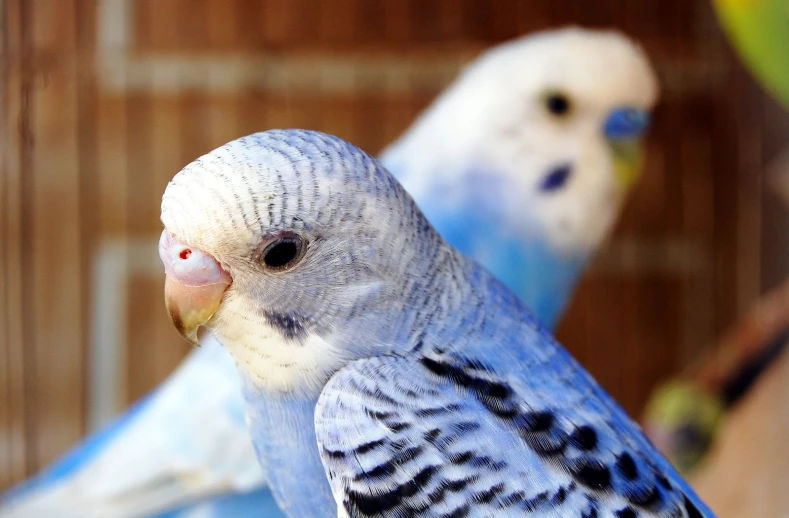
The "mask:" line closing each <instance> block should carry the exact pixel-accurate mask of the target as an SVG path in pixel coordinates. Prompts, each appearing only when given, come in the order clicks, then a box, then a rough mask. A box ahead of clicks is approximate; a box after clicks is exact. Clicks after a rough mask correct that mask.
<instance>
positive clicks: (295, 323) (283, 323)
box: [263, 311, 309, 345]
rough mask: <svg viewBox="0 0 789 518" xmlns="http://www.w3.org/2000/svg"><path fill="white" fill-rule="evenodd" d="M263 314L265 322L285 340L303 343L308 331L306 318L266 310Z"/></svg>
mask: <svg viewBox="0 0 789 518" xmlns="http://www.w3.org/2000/svg"><path fill="white" fill-rule="evenodd" d="M263 316H264V317H265V319H266V322H267V323H268V324H269V325H270V326H271V327H272V329H274V330H275V331H277V332H278V333H279V334H280V335H282V337H283V338H284V339H285V340H286V341H287V342H296V343H297V344H298V345H304V341H305V340H306V339H307V335H308V332H309V328H308V319H306V318H303V317H301V316H299V315H296V314H292V313H291V314H287V313H276V312H273V311H266V312H265V313H264V314H263Z"/></svg>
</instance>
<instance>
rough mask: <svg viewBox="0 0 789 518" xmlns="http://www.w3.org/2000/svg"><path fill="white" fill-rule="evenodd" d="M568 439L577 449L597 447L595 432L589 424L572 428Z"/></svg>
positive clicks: (588, 449) (584, 449) (587, 449)
mask: <svg viewBox="0 0 789 518" xmlns="http://www.w3.org/2000/svg"><path fill="white" fill-rule="evenodd" d="M570 441H571V442H572V444H573V445H574V446H575V447H576V448H578V449H579V450H582V451H591V450H594V449H595V448H597V432H596V431H595V429H594V428H592V427H591V426H589V425H583V426H579V427H577V428H576V429H575V430H573V433H572V434H571V435H570Z"/></svg>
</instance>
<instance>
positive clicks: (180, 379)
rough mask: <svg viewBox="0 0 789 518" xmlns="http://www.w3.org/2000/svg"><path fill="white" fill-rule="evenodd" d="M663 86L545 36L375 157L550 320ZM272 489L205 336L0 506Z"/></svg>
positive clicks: (244, 495)
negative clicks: (165, 374) (147, 390)
mask: <svg viewBox="0 0 789 518" xmlns="http://www.w3.org/2000/svg"><path fill="white" fill-rule="evenodd" d="M657 97H658V84H657V80H656V76H655V73H654V71H653V70H652V67H651V65H650V63H649V61H648V59H647V57H646V56H645V55H644V53H643V52H642V51H641V50H640V49H639V47H638V46H637V45H636V44H635V43H634V42H632V41H631V40H629V39H628V38H626V37H624V36H622V35H621V34H619V33H616V32H607V31H589V30H583V29H578V28H568V29H562V30H556V31H547V32H543V33H538V34H535V35H532V36H528V37H525V38H521V39H518V40H515V41H512V42H509V43H506V44H503V45H501V46H498V47H496V48H494V49H492V50H490V51H488V52H487V53H485V54H484V55H483V56H482V57H480V58H479V59H478V60H477V61H475V62H474V63H472V64H471V65H470V66H468V67H467V69H466V70H464V71H463V73H462V74H461V75H460V77H459V78H458V79H457V80H456V81H455V83H454V84H452V85H451V86H450V87H449V88H448V89H447V90H446V91H445V92H444V93H443V94H442V95H441V96H440V97H439V98H438V99H437V100H436V101H435V102H434V103H433V105H432V106H431V107H429V108H428V109H427V110H426V111H425V112H424V113H423V114H422V115H421V116H420V118H419V119H418V120H417V121H416V122H415V123H414V125H413V126H412V128H411V129H409V130H408V131H407V132H406V133H405V134H404V136H403V137H402V138H401V139H399V140H398V141H397V142H395V143H394V144H392V145H391V146H390V147H388V148H387V149H386V150H385V151H384V152H383V153H382V155H381V159H382V162H383V164H384V165H385V166H386V167H387V168H389V169H390V170H391V171H392V173H393V174H395V176H397V177H398V178H399V179H400V180H401V182H402V183H403V185H404V186H405V187H406V189H407V190H408V191H409V192H410V193H411V194H412V196H413V197H414V198H415V200H416V202H417V203H418V205H419V206H420V207H421V208H423V210H424V211H425V214H426V215H427V217H428V219H429V220H430V221H431V222H432V223H433V225H434V226H435V227H436V229H437V230H438V231H439V233H441V234H442V235H443V236H444V237H445V238H446V239H447V240H448V241H449V242H450V243H451V244H453V245H454V246H455V247H457V248H458V249H460V250H461V251H462V252H464V253H466V254H467V255H469V256H471V257H472V258H474V259H476V260H477V261H479V262H481V263H482V264H483V265H485V266H486V267H487V268H488V269H490V270H491V272H493V273H494V275H496V276H497V277H499V278H500V279H502V280H503V281H504V282H505V283H506V284H507V285H508V286H509V287H510V288H512V289H513V290H514V291H515V292H516V293H517V294H518V295H520V296H521V297H522V299H523V300H524V301H525V302H526V304H527V306H529V307H530V308H531V309H532V310H533V311H534V313H535V315H536V316H537V318H538V319H540V320H541V321H542V322H543V323H545V324H546V325H547V326H549V327H553V326H555V325H556V323H557V321H558V319H559V317H560V316H561V313H562V311H563V309H564V307H565V306H566V304H567V301H568V300H569V298H570V297H571V295H572V293H573V288H574V286H575V284H576V282H577V280H578V278H579V275H580V274H581V273H582V272H583V269H584V267H585V266H586V265H587V263H588V262H589V260H590V259H591V258H592V257H593V255H594V252H595V250H596V249H597V248H598V247H599V246H600V244H601V243H602V242H603V240H604V239H605V237H606V236H607V235H608V234H609V232H610V230H611V227H612V225H613V223H614V222H615V220H616V217H617V215H618V214H619V211H620V209H621V207H622V204H623V202H624V200H625V197H626V195H627V194H628V192H629V190H630V188H631V187H632V185H633V184H634V182H635V181H636V180H637V178H638V176H639V171H640V169H641V165H642V159H643V157H642V146H641V144H642V140H643V137H644V135H645V131H646V129H647V126H648V121H649V112H650V110H651V109H652V108H653V106H654V104H655V103H656V101H657ZM264 484H265V481H264V480H263V477H262V471H261V469H260V467H259V466H258V465H257V460H256V456H255V454H254V451H253V449H252V445H251V442H250V438H249V433H248V432H247V429H246V424H245V421H244V410H243V400H242V396H241V391H240V385H239V381H238V375H237V373H236V371H235V366H234V364H233V362H232V360H231V359H230V357H229V355H227V353H226V352H225V351H223V350H220V348H219V347H218V346H217V345H216V344H215V343H211V342H210V341H209V343H205V344H203V347H201V348H200V349H197V350H195V351H194V352H193V353H191V355H190V356H189V357H188V358H187V359H186V360H185V361H184V362H183V364H182V365H181V366H180V367H179V368H178V370H177V371H176V372H174V373H173V374H172V375H171V376H170V378H169V379H168V380H167V381H166V382H164V383H163V384H162V385H161V386H160V387H159V388H158V389H156V390H155V391H153V392H152V393H151V394H149V395H148V396H146V397H145V398H144V399H142V400H141V401H138V402H137V403H136V404H135V405H134V406H133V407H132V408H131V409H130V410H129V411H127V413H126V414H124V415H123V416H121V417H120V418H118V419H117V420H116V421H115V422H114V423H113V424H111V425H110V426H109V427H107V428H106V429H104V430H103V431H102V432H100V433H98V434H96V435H94V436H92V437H89V438H88V439H87V440H86V441H85V442H83V443H82V444H81V445H79V446H77V447H76V448H75V449H74V450H72V451H71V452H70V453H68V454H67V455H66V456H65V457H64V458H62V459H61V460H60V461H59V462H57V463H56V464H54V465H53V466H52V467H50V468H48V469H47V470H44V471H43V472H42V473H41V474H40V475H38V476H37V477H35V478H33V479H31V480H30V481H28V482H26V483H24V484H22V485H21V486H19V487H17V488H15V489H13V490H11V491H10V492H8V493H7V494H6V495H4V497H3V504H2V505H3V507H2V510H3V513H4V516H5V515H8V516H29V515H30V513H36V512H37V513H42V512H43V513H50V514H52V513H55V514H57V515H58V516H110V515H111V516H140V515H151V514H156V513H158V512H162V511H164V510H169V511H167V512H166V513H165V514H163V515H162V516H186V515H188V514H189V513H200V514H199V515H200V516H209V515H215V516H226V515H233V516H246V515H249V514H251V513H260V512H261V509H265V510H266V511H267V512H269V513H274V512H275V511H274V509H275V507H274V503H273V500H272V497H271V494H270V493H269V492H268V491H267V490H266V489H265V488H264V487H263V485H264ZM232 493H239V494H236V495H233V494H232ZM205 497H210V498H207V499H203V498H205ZM201 499H203V500H201ZM177 506H181V507H177ZM269 516H274V514H269Z"/></svg>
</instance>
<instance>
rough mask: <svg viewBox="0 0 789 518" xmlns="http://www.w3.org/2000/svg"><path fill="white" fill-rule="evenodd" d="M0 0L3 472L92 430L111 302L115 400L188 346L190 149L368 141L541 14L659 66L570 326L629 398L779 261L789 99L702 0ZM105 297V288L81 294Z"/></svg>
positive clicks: (571, 338) (723, 320) (543, 23)
mask: <svg viewBox="0 0 789 518" xmlns="http://www.w3.org/2000/svg"><path fill="white" fill-rule="evenodd" d="M0 5H1V6H2V8H1V10H0V17H1V18H0V31H1V32H0V45H1V46H2V47H1V48H0V56H1V59H2V61H1V62H0V71H1V72H2V82H0V96H1V98H2V104H0V107H1V110H2V111H1V112H0V113H2V125H0V297H2V298H0V304H2V307H0V309H2V311H0V488H1V487H5V486H7V485H9V484H11V483H12V482H14V481H18V480H19V479H20V478H22V477H24V476H26V475H28V474H30V473H32V472H34V471H35V470H37V469H38V468H40V467H41V466H42V465H44V464H45V463H47V462H49V461H51V460H52V459H53V458H54V457H56V456H57V455H59V454H60V453H62V452H63V451H65V449H66V448H67V447H68V446H69V445H71V444H72V443H73V442H74V441H76V440H78V439H79V438H80V437H81V436H82V435H83V434H84V433H86V431H87V430H88V427H89V421H90V420H91V419H92V417H91V415H90V412H91V411H90V408H91V405H92V404H93V403H92V396H91V393H92V392H91V391H92V390H94V387H95V385H94V384H93V383H92V381H91V378H90V372H91V370H90V366H91V361H93V360H92V358H93V356H92V352H91V351H93V349H94V348H95V347H96V344H97V342H100V341H102V340H104V338H106V337H105V336H104V335H100V333H99V334H98V335H97V333H98V331H97V329H101V328H102V324H105V323H106V322H110V321H111V320H107V319H108V318H109V317H107V316H106V315H109V314H112V315H115V316H116V317H117V316H118V314H119V313H118V312H119V311H120V316H121V317H123V318H121V319H120V320H119V321H118V322H119V324H118V326H117V327H118V329H117V336H116V337H115V338H116V339H117V341H118V344H119V345H120V346H121V356H120V357H119V359H118V362H119V363H120V364H121V365H122V366H123V368H122V369H121V370H120V372H119V375H118V379H117V390H116V392H113V394H114V395H113V398H114V399H115V401H114V403H115V404H116V405H117V406H118V407H121V406H123V405H126V404H128V403H129V402H130V401H133V400H134V399H135V398H137V397H139V396H140V395H142V394H143V393H145V392H146V391H147V390H148V389H150V388H151V387H153V386H154V385H155V384H156V383H157V382H158V381H160V380H161V379H163V378H164V377H165V376H166V375H167V374H168V373H169V372H170V371H171V370H172V368H173V367H174V366H175V365H176V364H177V363H178V361H179V359H180V358H181V357H182V356H183V355H184V354H185V353H186V352H187V350H188V349H187V344H186V343H184V342H183V341H181V340H180V339H179V338H178V337H177V336H176V335H175V333H174V332H173V331H172V330H171V329H170V326H169V323H168V322H167V318H166V316H165V312H164V309H163V304H162V302H161V300H162V293H161V290H162V287H161V283H162V278H161V273H160V271H159V268H158V266H157V265H156V261H158V259H157V258H156V250H155V247H154V246H153V244H154V243H155V238H156V237H157V236H158V233H159V231H160V224H159V221H158V212H159V201H160V197H161V194H162V192H163V189H164V186H165V185H166V182H167V180H168V179H169V178H170V177H171V176H172V175H173V174H174V173H175V172H177V171H178V170H179V169H180V168H181V167H182V166H183V165H185V164H186V163H188V162H189V161H191V160H192V159H194V158H195V157H197V156H198V155H200V154H203V153H205V152H207V151H209V150H210V149H213V148H214V147H216V146H218V145H220V144H222V143H224V142H226V141H228V140H231V139H233V138H236V137H238V136H241V135H243V134H247V133H251V132H253V131H258V130H263V129H266V128H271V127H305V128H315V129H321V130H324V131H329V132H332V133H336V134H338V135H340V136H342V137H345V138H348V139H350V140H352V141H354V142H355V143H357V144H359V145H361V146H362V147H364V148H365V149H367V150H369V151H371V152H377V151H379V150H380V149H381V147H382V146H383V145H384V144H386V143H387V142H389V141H391V140H393V139H394V138H395V137H396V136H397V135H398V134H399V133H400V132H401V131H402V130H403V129H404V128H406V127H407V125H408V124H409V123H410V121H411V120H412V119H413V117H414V116H415V115H416V114H417V113H418V112H419V111H420V110H422V109H423V108H424V107H425V106H426V105H427V104H428V103H429V102H430V101H431V99H432V98H433V97H434V96H435V95H436V93H437V92H439V91H440V90H441V88H442V87H443V86H444V85H446V84H447V82H448V81H449V80H450V79H451V77H452V76H453V75H454V73H455V72H456V71H457V67H458V65H459V64H461V63H463V62H464V61H465V60H467V59H468V58H469V57H471V56H473V55H474V54H475V53H477V52H478V51H479V50H481V49H483V48H484V47H486V46H488V45H491V44H494V43H496V42H499V41H502V40H505V39H508V38H511V37H515V36H517V35H520V34H523V33H526V32H529V31H532V30H536V29H542V28H546V27H551V26H557V25H561V24H566V23H577V24H582V25H587V26H596V27H611V26H615V27H619V28H621V29H622V30H624V31H626V32H627V33H629V34H630V35H632V36H634V37H635V38H637V39H639V40H640V41H641V42H642V43H643V44H644V46H645V47H646V49H647V51H648V52H649V54H650V55H651V56H652V58H653V60H654V62H655V64H656V66H657V68H658V71H659V74H660V77H661V80H662V82H663V89H664V95H663V100H662V103H661V105H660V107H659V108H658V110H657V112H656V115H655V125H654V131H653V133H652V138H651V143H650V149H649V167H648V171H647V172H646V175H645V178H644V179H643V181H642V182H641V184H640V185H639V186H638V188H637V189H636V192H635V194H634V196H633V198H634V199H633V200H632V202H631V203H630V204H629V206H628V208H627V210H626V211H625V214H624V216H623V220H622V222H621V224H620V225H619V227H618V230H617V232H616V235H615V237H614V239H613V240H612V242H611V243H610V246H609V247H608V248H607V249H606V250H605V251H604V252H603V254H602V255H601V257H600V258H599V260H598V261H597V263H596V264H595V266H594V268H593V269H592V271H591V272H590V273H589V274H588V275H587V276H586V278H585V280H584V282H583V284H582V287H581V289H580V291H579V293H578V296H577V298H576V300H575V301H574V303H573V305H572V307H571V309H570V311H569V314H568V315H567V316H566V318H565V319H564V321H563V324H562V326H561V330H560V332H559V335H560V338H561V339H562V341H563V343H565V344H566V345H567V346H568V347H569V348H570V349H571V350H572V351H573V352H574V353H575V354H576V355H577V356H578V358H579V359H580V360H581V361H582V362H583V363H584V364H585V365H586V366H587V367H588V368H589V369H590V370H591V371H592V373H593V374H594V375H595V376H596V377H597V378H598V379H599V380H600V381H601V382H602V384H603V385H604V386H605V387H606V388H608V389H609V390H610V391H611V392H612V393H613V395H614V396H615V397H616V398H618V399H619V400H620V401H621V402H622V403H623V404H624V406H625V407H626V408H627V409H628V410H629V411H631V412H633V413H637V412H638V411H639V410H640V408H641V405H642V404H643V402H644V400H645V398H646V397H647V395H648V393H649V390H650V389H651V387H652V386H653V385H654V383H655V382H657V381H658V380H660V379H661V378H663V377H664V376H666V375H669V374H670V373H672V372H674V371H676V370H677V369H678V368H680V367H681V366H682V365H683V364H685V362H686V361H687V360H688V359H689V358H690V357H691V356H692V355H693V353H694V351H695V350H697V349H698V348H700V347H701V346H702V345H705V344H707V343H710V342H712V341H713V339H714V338H715V337H716V336H717V335H718V334H719V333H720V331H721V330H722V329H723V328H724V327H725V326H727V325H728V324H730V323H731V322H732V320H733V319H734V318H735V317H736V316H737V315H738V314H740V313H741V312H743V311H744V310H745V309H746V307H747V304H748V303H749V302H750V301H751V300H753V299H754V298H755V297H756V296H757V295H758V294H759V293H760V292H761V291H762V290H763V289H766V288H769V287H770V286H772V285H774V284H775V283H776V282H778V281H779V280H780V279H782V278H783V276H784V275H785V273H786V269H787V265H789V250H788V249H787V247H786V246H783V245H782V240H785V236H787V235H789V233H787V230H789V229H788V228H787V227H789V225H787V218H786V213H785V212H784V209H783V208H782V207H781V206H780V204H779V203H778V202H777V201H776V200H775V199H774V198H773V197H772V196H771V195H770V194H769V193H765V192H764V189H763V186H762V173H761V172H762V170H763V169H764V166H765V165H766V164H767V163H768V161H769V160H770V159H771V158H772V157H774V156H775V155H776V154H777V152H778V151H779V150H780V149H781V148H782V146H783V145H784V144H785V143H786V141H787V140H789V116H787V115H786V113H785V112H783V111H781V109H780V108H779V107H778V106H777V105H776V104H775V103H773V102H772V101H771V100H770V99H768V98H766V97H765V96H764V95H763V94H762V92H761V91H760V90H759V88H758V87H757V86H756V85H755V83H753V82H752V80H751V79H750V78H749V77H748V75H747V74H746V72H745V71H744V70H743V68H742V67H741V66H740V64H739V62H738V61H737V59H736V58H735V57H734V55H733V54H732V52H731V51H730V49H729V48H728V46H727V44H726V42H725V40H724V39H723V36H722V34H721V32H720V30H719V28H718V25H717V23H716V20H715V18H714V16H713V13H712V11H711V8H710V7H709V5H708V4H707V1H706V0H646V1H642V2H634V1H632V0H596V1H595V2H585V1H583V0H495V1H488V0H444V1H440V0H383V1H370V0H351V1H339V0H321V1H317V0H266V1H263V0H259V1H254V0H0ZM782 135H784V136H787V137H782ZM135 243H142V244H141V245H135ZM148 243H150V244H151V246H150V248H146V246H147V244H148ZM125 244H127V245H130V246H126V247H125V246H124V245H125ZM132 245H134V246H132ZM140 247H142V248H140ZM112 253H116V254H120V255H119V256H118V257H119V258H120V262H119V263H118V262H117V261H116V263H117V264H120V265H121V269H120V271H121V278H120V280H119V281H118V279H116V281H117V284H111V283H102V282H103V281H101V282H100V281H98V280H97V279H100V278H101V277H100V276H99V275H98V274H97V268H98V266H97V264H99V261H100V259H101V258H102V257H103V258H105V259H106V258H107V257H112ZM140 265H142V266H140ZM151 265H153V266H151ZM116 277H117V276H116ZM97 283H98V284H97ZM97 293H103V294H104V295H102V296H104V297H106V296H109V297H110V300H112V301H114V302H113V304H114V305H115V306H117V307H115V306H113V304H104V303H103V302H102V301H104V300H105V299H103V298H102V299H100V300H99V301H98V302H102V303H100V304H98V305H99V306H100V307H98V308H94V306H96V305H97V295H96V294H97ZM113 297H114V298H113ZM111 306H112V307H114V310H113V311H114V313H113V312H112V311H110V309H112V308H111ZM124 319H125V320H124ZM104 327H106V326H104Z"/></svg>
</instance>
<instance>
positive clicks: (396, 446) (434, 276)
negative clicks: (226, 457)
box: [159, 130, 712, 518]
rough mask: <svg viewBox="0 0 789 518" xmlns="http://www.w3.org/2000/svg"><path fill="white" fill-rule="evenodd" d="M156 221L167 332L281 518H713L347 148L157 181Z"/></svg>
mask: <svg viewBox="0 0 789 518" xmlns="http://www.w3.org/2000/svg"><path fill="white" fill-rule="evenodd" d="M161 219H162V223H163V224H164V232H163V233H162V238H161V241H160V245H159V247H160V248H159V253H160V256H161V258H162V261H163V263H164V265H165V271H166V282H165V300H166V303H167V308H168V311H169V313H170V315H171V319H172V322H173V324H174V326H175V327H176V329H177V330H178V331H179V333H180V334H181V335H182V336H184V337H185V338H186V339H188V340H190V341H191V342H193V343H195V344H197V343H198V340H199V338H200V333H203V334H207V333H210V334H211V335H213V336H214V337H215V338H216V339H217V340H218V341H219V342H220V343H221V344H222V345H223V346H225V347H226V348H227V350H228V351H229V352H230V354H231V355H232V356H233V358H234V359H235V362H236V365H237V368H238V371H239V374H240V377H241V379H242V384H243V387H244V389H243V391H244V396H245V401H246V409H247V415H248V416H249V426H250V432H251V435H252V438H253V442H254V444H255V448H256V450H257V453H258V456H259V458H260V461H261V465H262V466H263V469H264V472H265V474H266V478H267V480H268V482H269V486H270V488H271V490H272V492H273V493H274V495H275V497H276V500H277V503H278V504H279V505H280V508H281V509H282V510H284V511H285V512H286V513H287V514H288V515H289V516H291V517H293V518H295V517H304V518H308V517H328V516H335V515H337V516H341V517H364V516H377V517H390V516H426V517H427V516H429V517H444V516H468V517H486V516H514V517H515V516H517V517H521V516H551V517H571V516H577V517H583V516H586V517H595V516H599V517H603V516H606V517H617V518H626V517H629V518H635V517H646V516H653V517H666V518H668V517H694V518H695V517H701V516H712V512H711V511H710V510H709V509H707V508H706V506H705V505H704V504H703V502H701V501H700V499H699V498H698V497H697V496H696V494H695V493H694V492H693V490H692V489H691V488H690V486H689V485H688V484H687V483H686V482H685V481H684V480H683V479H682V477H681V476H680V475H679V474H678V473H677V472H676V471H675V470H674V469H673V468H672V466H671V465H670V463H669V462H668V461H667V460H666V459H664V458H663V457H662V456H661V455H660V453H659V452H658V451H657V450H656V449H655V448H654V446H652V444H651V443H650V442H649V441H648V440H647V439H646V438H645V437H644V435H643V434H642V432H641V430H640V429H639V427H638V425H637V424H635V423H634V422H633V421H632V420H631V419H630V418H629V417H628V416H627V415H626V414H625V412H624V411H623V410H622V409H621V408H620V407H619V406H618V405H617V404H616V403H615V402H614V401H613V400H612V399H611V398H610V397H609V396H608V395H607V394H606V393H605V391H603V389H602V388H601V387H600V386H599V385H597V383H596V382H595V381H594V380H593V379H592V378H591V376H589V375H588V374H587V373H586V372H585V371H584V370H583V368H582V367H581V366H580V365H579V364H578V363H577V362H576V361H575V360H574V359H573V358H572V357H571V356H570V355H569V354H568V353H567V351H565V350H564V349H563V348H562V347H561V345H559V344H558V343H557V342H556V341H555V339H554V338H553V337H552V336H551V334H550V333H549V332H548V331H547V330H546V329H545V328H544V327H543V326H542V325H541V324H540V323H539V322H538V321H537V320H536V319H535V317H534V316H533V314H532V313H531V312H530V311H529V310H528V309H527V308H526V306H525V305H524V304H523V302H522V301H521V300H520V299H519V298H518V297H517V296H516V295H515V294H514V293H513V292H512V291H511V290H509V289H508V288H507V287H506V286H505V285H504V284H503V283H501V282H500V281H498V280H497V279H496V278H495V277H493V275H491V274H490V273H489V272H488V271H487V270H485V269H484V268H482V267H481V266H480V265H479V264H477V263H475V262H473V261H471V260H470V259H468V258H467V257H466V256H465V255H463V254H461V253H459V252H458V251H457V250H455V249H454V248H452V247H451V246H450V245H449V244H447V242H446V241H445V240H443V239H442V238H441V237H440V236H439V234H438V233H437V232H436V231H435V230H434V229H433V228H432V226H431V225H430V224H429V223H428V221H427V219H426V218H425V217H424V216H423V215H422V213H421V212H420V210H419V208H418V207H417V205H416V204H415V203H414V201H413V200H412V199H411V197H410V196H409V195H408V194H407V193H406V191H405V190H404V189H403V188H402V186H401V185H400V184H399V183H398V182H397V181H396V180H395V179H394V177H393V176H392V175H391V174H390V173H389V172H388V171H387V170H386V169H384V168H383V167H382V166H381V165H380V164H379V163H378V162H377V161H375V160H374V159H373V158H372V157H370V156H369V155H367V154H365V153H364V152H363V151H361V150H360V149H359V148H357V147H355V146H353V145H352V144H349V143H347V142H345V141H343V140H341V139H339V138H337V137H334V136H331V135H327V134H324V133H318V132H312V131H304V130H273V131H268V132H264V133H256V134H254V135H250V136H248V137H243V138H240V139H238V140H235V141H232V142H230V143H228V144H226V145H224V146H222V147H220V148H217V149H215V150H214V151H212V152H210V153H208V154H206V155H204V156H202V157H200V158H199V159H197V160H195V161H194V162H192V163H191V164H189V165H187V166H186V167H185V168H184V169H183V170H181V172H179V173H178V174H177V175H176V176H175V177H174V178H173V180H172V181H171V182H170V184H169V185H168V187H167V189H166V191H165V193H164V196H163V198H162V213H161ZM601 324H604V322H603V323H601ZM198 433H199V432H198Z"/></svg>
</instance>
